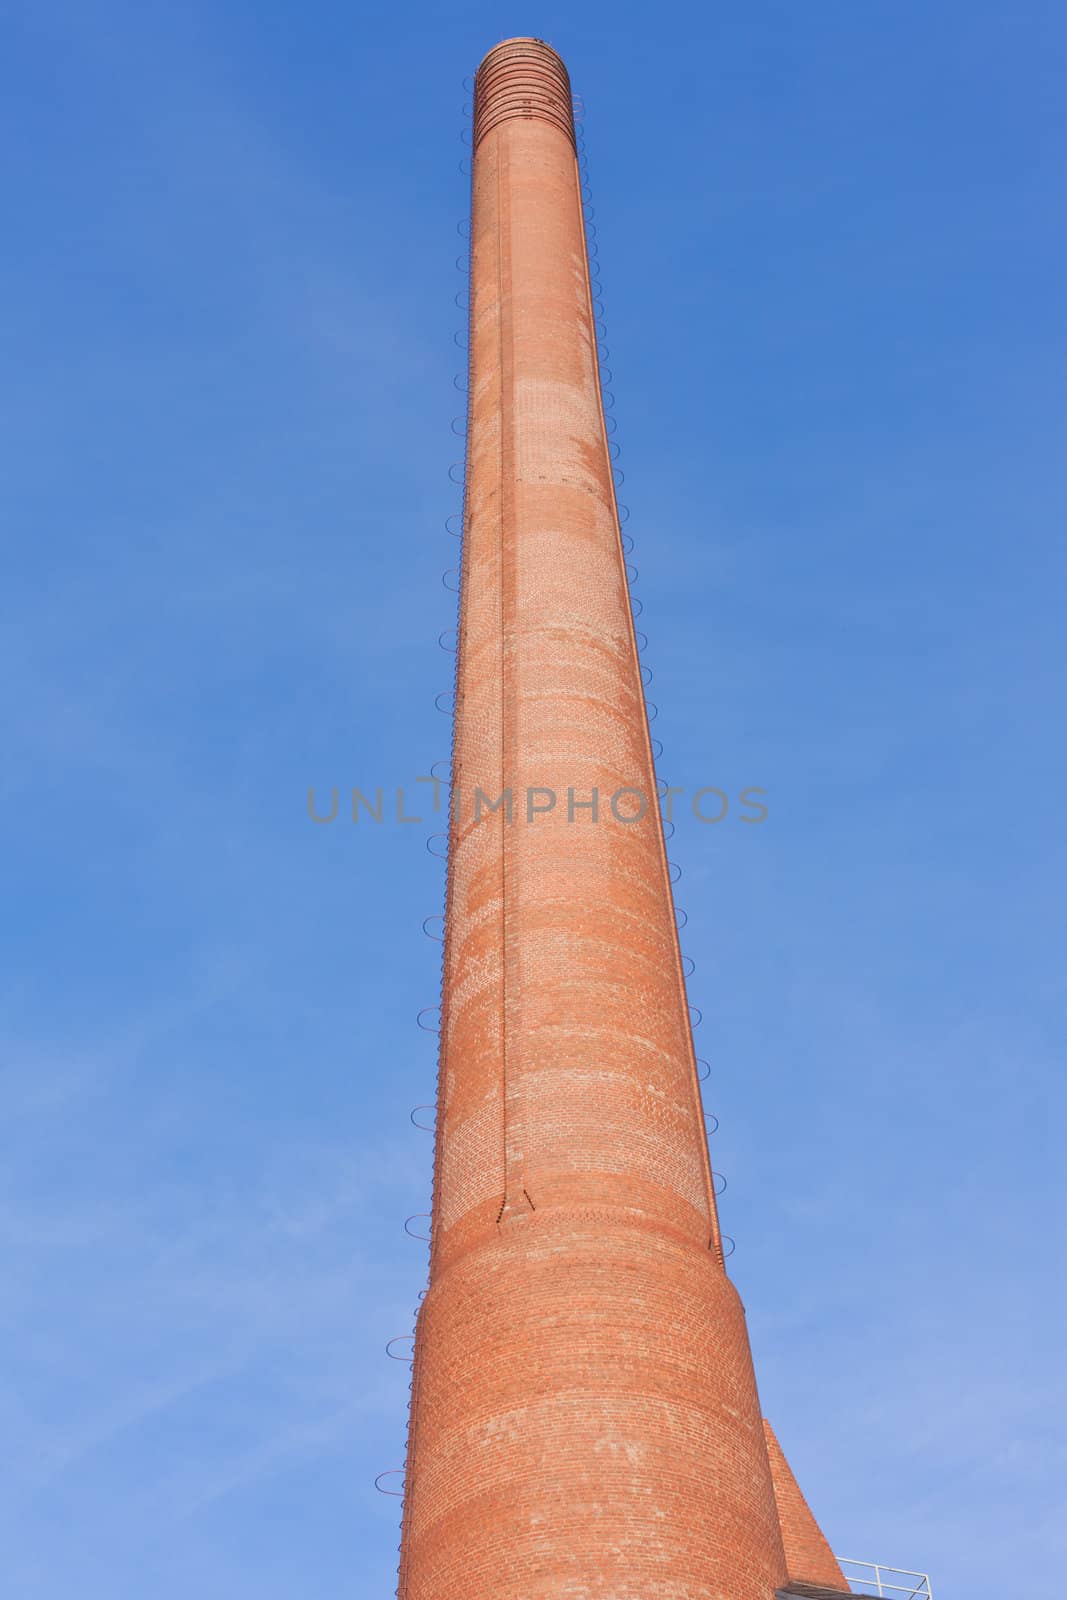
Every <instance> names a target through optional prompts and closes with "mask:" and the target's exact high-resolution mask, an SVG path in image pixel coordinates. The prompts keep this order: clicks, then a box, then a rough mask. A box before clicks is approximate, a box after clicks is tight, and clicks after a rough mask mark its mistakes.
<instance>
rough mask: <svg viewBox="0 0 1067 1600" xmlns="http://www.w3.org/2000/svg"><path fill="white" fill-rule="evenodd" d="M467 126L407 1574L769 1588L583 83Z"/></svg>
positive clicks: (526, 86) (537, 80)
mask: <svg viewBox="0 0 1067 1600" xmlns="http://www.w3.org/2000/svg"><path fill="white" fill-rule="evenodd" d="M473 144H474V148H473V180H472V188H473V200H472V230H471V316H470V330H471V347H470V402H469V433H468V452H467V476H466V501H465V510H464V539H463V558H462V576H461V605H460V628H459V655H458V677H457V698H456V710H455V743H454V753H453V771H452V782H453V802H454V805H453V815H452V820H451V827H450V838H449V861H448V892H447V903H446V919H445V930H446V932H445V954H444V978H443V995H442V1038H441V1057H440V1080H439V1089H438V1109H437V1140H436V1159H435V1184H434V1200H433V1219H432V1224H431V1235H432V1238H431V1259H430V1283H429V1289H428V1291H427V1293H426V1296H425V1299H424V1302H423V1304H422V1307H421V1310H420V1313H419V1318H418V1323H417V1330H416V1342H415V1364H414V1376H413V1389H412V1408H411V1425H410V1436H409V1448H408V1461H407V1471H406V1480H405V1500H404V1513H403V1529H402V1546H401V1565H400V1588H399V1594H400V1597H401V1600H592V1597H594V1596H597V1597H602V1600H698V1597H699V1600H772V1597H773V1595H774V1593H775V1591H776V1590H777V1589H779V1588H780V1587H782V1586H783V1585H784V1584H785V1583H786V1581H787V1578H788V1568H787V1562H786V1554H785V1550H784V1549H783V1543H782V1535H781V1532H780V1529H779V1522H778V1513H777V1510H776V1505H775V1498H774V1490H773V1486H772V1481H771V1472H770V1465H769V1462H768V1455H767V1447H766V1443H765V1440H764V1433H763V1426H762V1421H761V1414H760V1407H759V1401H758V1398H757V1393H756V1382H755V1377H754V1375H753V1369H752V1358H751V1354H750V1351H749V1342H748V1334H747V1331H746V1326H745V1315H744V1310H743V1308H742V1305H741V1302H740V1300H739V1298H738V1295H737V1292H736V1290H735V1289H734V1287H733V1285H732V1284H731V1283H730V1281H729V1279H728V1277H727V1275H726V1271H725V1268H724V1264H723V1251H722V1245H721V1241H720V1235H719V1225H718V1219H717V1217H716V1210H715V1201H714V1198H713V1190H712V1181H711V1173H710V1168H709V1162H708V1150H707V1141H706V1138H705V1131H704V1123H703V1117H702V1111H701V1102H700V1092H699V1088H698V1083H697V1073H696V1064H695V1061H694V1056H693V1045H692V1038H691V1033H690V1022H689V1013H688V1006H687V1000H686V993H685V984H684V979H683V974H682V965H681V959H680V955H679V950H678V940H677V933H676V924H675V913H674V907H673V903H672V898H671V889H670V883H669V872H668V865H667V860H666V856H665V853H664V841H663V829H662V824H661V820H660V815H659V808H658V803H657V798H656V778H655V772H654V768H653V761H652V753H651V747H650V741H649V732H648V723H647V718H646V711H645V702H644V693H643V689H642V681H641V673H640V667H639V661H638V654H637V647H636V642H635V635H634V628H633V621H632V615H631V606H630V597H629V592H628V585H627V576H626V564H625V560H624V554H623V549H622V543H621V539H620V531H619V522H618V512H617V507H616V502H615V493H614V485H613V479H612V471H611V461H610V457H609V451H608V440H607V435H606V432H605V424H604V416H603V412H602V407H601V394H600V383H599V373H598V365H597V345H596V337H595V331H594V317H593V311H592V305H591V294H590V284H589V272H588V262H587V257H586V243H585V233H584V228H583V218H582V201H581V194H580V186H579V178H578V170H577V164H576V158H575V144H574V125H573V119H572V110H571V90H570V82H569V79H568V76H567V71H566V68H565V67H564V65H563V63H562V61H561V60H560V58H559V56H558V55H557V54H556V53H555V51H554V50H552V49H551V48H550V47H549V46H548V45H547V44H545V43H543V42H542V41H540V40H537V39H510V40H508V41H506V42H505V43H503V44H500V45H498V46H497V47H496V48H495V49H494V50H492V51H490V53H489V54H488V56H486V58H485V60H484V61H483V62H482V64H481V66H480V67H479V69H478V72H477V77H476V84H475V92H474V132H473ZM652 309H653V311H654V306H653V308H652ZM594 797H595V801H594ZM491 807H495V809H491Z"/></svg>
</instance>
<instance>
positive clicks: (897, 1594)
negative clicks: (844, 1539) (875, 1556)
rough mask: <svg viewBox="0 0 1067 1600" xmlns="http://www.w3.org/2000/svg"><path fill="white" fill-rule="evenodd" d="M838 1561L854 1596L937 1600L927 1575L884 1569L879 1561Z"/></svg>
mask: <svg viewBox="0 0 1067 1600" xmlns="http://www.w3.org/2000/svg"><path fill="white" fill-rule="evenodd" d="M836 1559H837V1563H838V1565H839V1566H840V1568H841V1571H842V1572H843V1573H844V1574H845V1577H846V1579H847V1580H848V1586H849V1588H850V1589H851V1590H852V1593H853V1594H867V1595H874V1594H877V1595H883V1596H885V1597H886V1600H934V1591H933V1590H932V1589H931V1587H930V1579H929V1578H928V1577H927V1575H926V1573H925V1572H908V1571H906V1570H905V1569H904V1568H903V1567H882V1566H879V1565H878V1563H877V1562H875V1561H851V1560H849V1558H848V1556H838V1557H837V1558H836Z"/></svg>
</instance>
